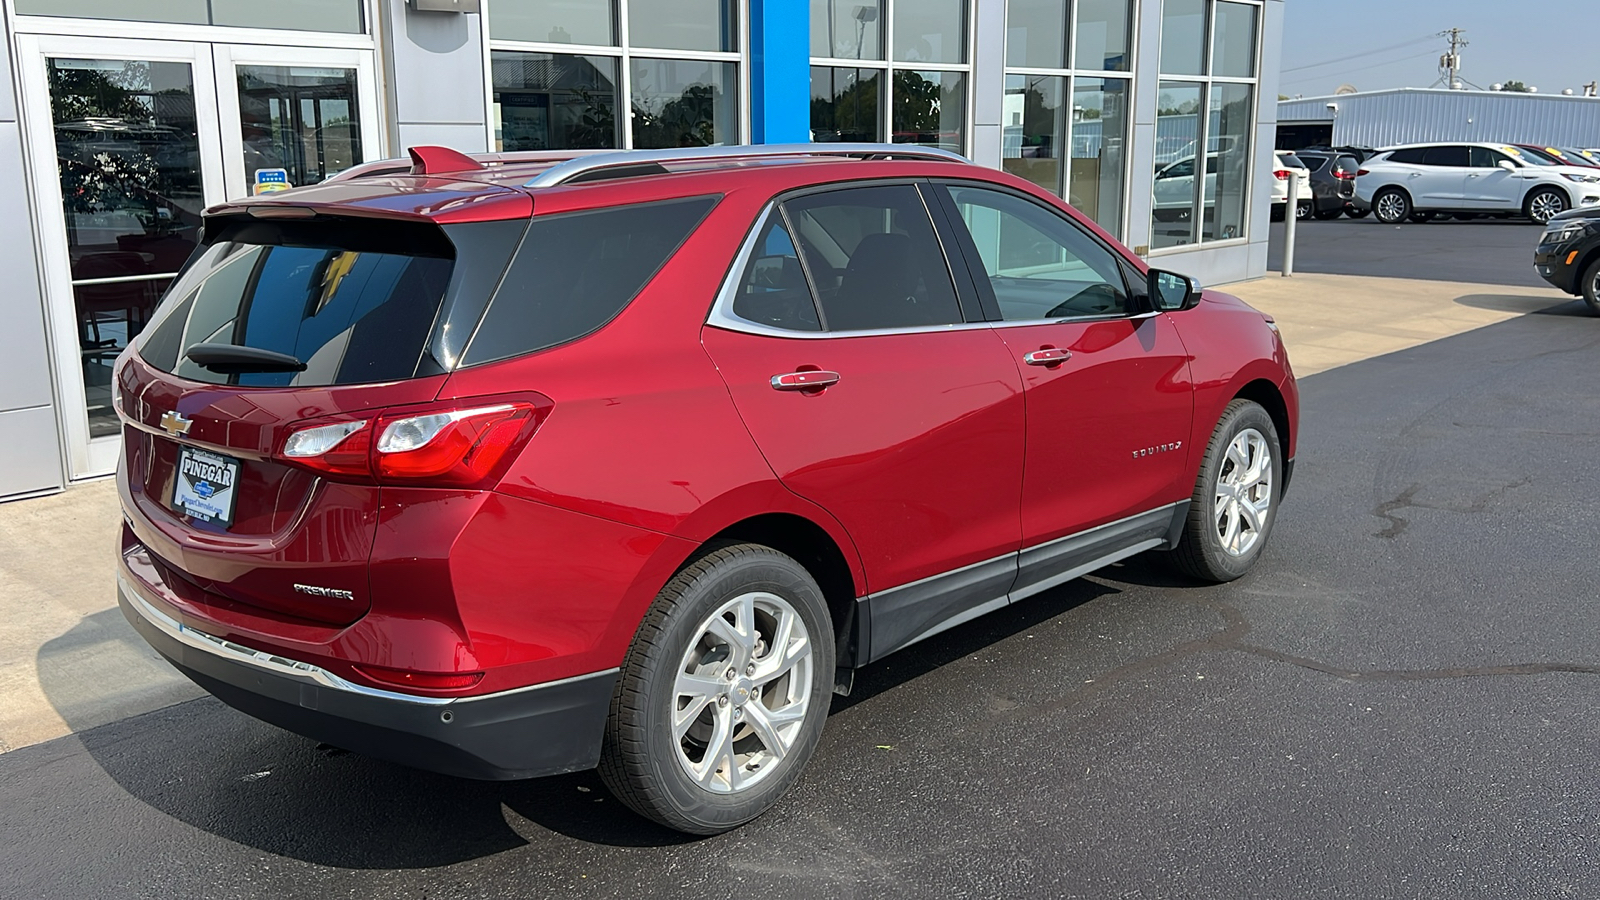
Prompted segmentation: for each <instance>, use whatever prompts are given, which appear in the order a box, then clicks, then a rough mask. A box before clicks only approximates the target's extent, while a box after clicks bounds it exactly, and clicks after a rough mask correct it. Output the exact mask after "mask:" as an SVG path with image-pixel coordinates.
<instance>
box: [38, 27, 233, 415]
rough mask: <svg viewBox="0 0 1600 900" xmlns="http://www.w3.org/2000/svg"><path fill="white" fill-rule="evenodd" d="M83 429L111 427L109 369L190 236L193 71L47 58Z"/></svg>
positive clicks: (195, 152)
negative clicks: (85, 419)
mask: <svg viewBox="0 0 1600 900" xmlns="http://www.w3.org/2000/svg"><path fill="white" fill-rule="evenodd" d="M46 65H47V73H48V78H49V86H50V114H51V119H52V121H53V122H54V127H55V139H56V157H57V165H58V167H59V173H60V178H61V197H62V206H63V210H62V211H63V213H64V214H65V218H66V226H67V251H68V256H69V259H70V262H71V267H72V292H73V299H74V302H75V304H76V307H77V322H78V344H79V350H80V352H81V358H82V365H83V369H82V378H83V385H84V394H85V397H86V400H87V403H88V416H89V434H90V436H91V437H106V436H110V435H115V434H117V433H118V431H119V430H120V426H119V425H118V424H117V417H116V413H115V412H114V411H113V410H112V408H111V369H112V365H113V364H114V363H115V362H116V358H117V354H119V353H121V352H122V350H123V348H125V347H127V346H128V342H129V341H130V340H132V339H133V338H134V337H135V336H136V335H138V334H139V332H140V330H141V329H143V328H144V325H145V323H146V322H148V321H149V320H150V314H151V312H153V311H154V310H155V307H156V303H157V301H158V300H160V298H161V293H162V291H164V290H166V288H167V285H168V284H170V283H171V282H172V279H173V277H174V276H175V275H176V273H177V272H178V270H179V269H181V268H182V267H183V264H184V262H185V261H186V260H187V259H188V258H189V254H190V253H191V252H193V250H194V248H195V245H196V244H197V243H198V241H199V233H200V218H201V213H202V212H203V211H204V210H205V207H206V201H205V191H204V187H203V185H202V183H201V176H200V172H201V160H200V136H199V124H198V122H197V120H196V117H195V88H194V71H193V69H192V67H191V66H190V65H189V64H187V63H175V62H149V61H143V60H102V59H62V58H51V59H49V60H47V61H46Z"/></svg>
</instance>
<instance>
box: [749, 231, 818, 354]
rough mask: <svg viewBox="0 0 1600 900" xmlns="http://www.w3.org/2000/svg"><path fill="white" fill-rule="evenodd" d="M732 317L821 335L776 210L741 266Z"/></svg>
mask: <svg viewBox="0 0 1600 900" xmlns="http://www.w3.org/2000/svg"><path fill="white" fill-rule="evenodd" d="M733 314H734V315H736V316H738V317H739V318H741V319H744V320H746V321H749V322H755V323H757V324H760V325H770V326H771V327H773V328H787V329H789V330H791V331H821V330H822V322H821V321H820V320H819V319H818V318H817V306H816V303H815V301H813V300H812V298H811V287H810V285H808V284H806V273H805V270H804V269H802V268H801V267H800V251H799V249H797V248H796V247H795V245H794V239H793V238H791V237H790V236H789V229H788V228H786V227H784V224H783V216H782V215H780V214H779V213H778V211H777V210H773V212H772V214H771V215H770V216H768V217H767V224H766V225H765V226H763V227H762V229H761V235H760V236H759V237H757V238H756V246H755V250H754V252H752V253H751V254H750V262H749V264H748V265H746V266H745V269H744V278H743V279H742V280H740V282H739V293H738V295H737V296H735V297H734V300H733Z"/></svg>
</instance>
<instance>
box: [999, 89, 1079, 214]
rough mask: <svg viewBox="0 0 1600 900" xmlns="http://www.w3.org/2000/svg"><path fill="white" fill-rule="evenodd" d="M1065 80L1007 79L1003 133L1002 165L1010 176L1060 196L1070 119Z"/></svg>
mask: <svg viewBox="0 0 1600 900" xmlns="http://www.w3.org/2000/svg"><path fill="white" fill-rule="evenodd" d="M1066 82H1067V80H1066V79H1065V78H1062V77H1060V76H1056V75H1007V76H1006V99H1005V111H1004V115H1005V123H1006V124H1005V128H1004V129H1003V130H1002V131H1001V138H1000V140H1001V165H1002V167H1003V168H1004V169H1005V170H1006V171H1007V172H1010V173H1011V174H1013V175H1015V176H1017V177H1018V178H1025V179H1027V180H1028V181H1031V182H1033V183H1034V184H1037V185H1038V186H1040V187H1042V188H1044V189H1045V190H1047V191H1050V192H1051V193H1054V194H1058V195H1059V194H1060V193H1061V190H1062V187H1063V179H1062V176H1063V175H1064V174H1065V172H1064V171H1063V169H1062V165H1061V157H1062V152H1061V151H1062V147H1063V146H1064V144H1065V142H1066V133H1067V132H1066V128H1067V116H1066V110H1064V109H1063V108H1062V104H1061V99H1062V96H1063V95H1064V94H1065V93H1066Z"/></svg>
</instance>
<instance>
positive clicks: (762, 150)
mask: <svg viewBox="0 0 1600 900" xmlns="http://www.w3.org/2000/svg"><path fill="white" fill-rule="evenodd" d="M781 156H849V157H858V158H861V159H870V158H874V157H893V158H896V159H919V160H934V161H939V162H959V163H966V164H968V165H970V164H971V163H972V161H971V160H969V159H967V158H966V157H965V156H962V155H960V154H958V153H952V152H951V151H949V150H942V149H940V148H938V147H923V146H920V145H917V144H846V143H834V144H753V145H740V146H731V147H688V148H682V149H670V150H617V151H613V152H610V153H595V154H590V155H586V156H580V157H577V158H576V159H569V160H566V161H565V162H560V163H557V164H555V165H553V166H551V167H550V168H548V169H546V170H545V171H543V172H541V173H539V175H537V176H536V177H534V178H533V179H532V180H530V181H528V182H527V183H526V184H524V185H523V187H529V188H548V187H555V186H557V185H561V184H566V183H567V182H570V181H572V180H573V179H576V178H578V177H579V176H582V175H587V174H589V173H591V172H599V171H603V170H605V169H615V168H629V167H633V166H647V165H651V164H655V165H659V164H661V163H674V162H703V161H710V160H719V159H721V160H739V159H760V158H765V157H781Z"/></svg>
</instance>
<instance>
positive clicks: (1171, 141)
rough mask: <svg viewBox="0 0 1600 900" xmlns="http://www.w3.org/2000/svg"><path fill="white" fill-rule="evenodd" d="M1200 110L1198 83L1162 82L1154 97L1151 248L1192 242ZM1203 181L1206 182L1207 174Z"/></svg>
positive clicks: (1193, 238)
mask: <svg viewBox="0 0 1600 900" xmlns="http://www.w3.org/2000/svg"><path fill="white" fill-rule="evenodd" d="M1199 113H1200V85H1198V84H1191V83H1186V82H1181V81H1176V82H1174V81H1163V82H1161V86H1160V89H1159V90H1158V91H1157V99H1156V167H1155V177H1154V181H1153V184H1152V192H1153V195H1154V196H1153V202H1154V215H1152V216H1151V226H1150V228H1151V234H1150V246H1152V247H1176V246H1179V245H1181V244H1192V243H1194V241H1195V227H1194V226H1195V202H1196V187H1195V165H1196V162H1195V149H1196V148H1195V140H1196V137H1197V136H1198V135H1199V122H1200V119H1199ZM1206 180H1207V181H1208V182H1209V181H1210V179H1209V177H1208V178H1207V179H1206Z"/></svg>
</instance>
